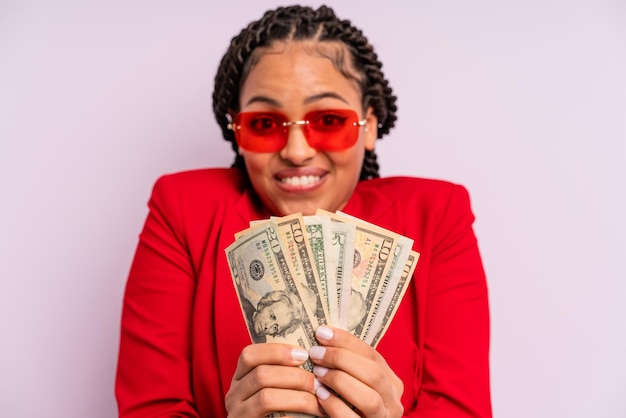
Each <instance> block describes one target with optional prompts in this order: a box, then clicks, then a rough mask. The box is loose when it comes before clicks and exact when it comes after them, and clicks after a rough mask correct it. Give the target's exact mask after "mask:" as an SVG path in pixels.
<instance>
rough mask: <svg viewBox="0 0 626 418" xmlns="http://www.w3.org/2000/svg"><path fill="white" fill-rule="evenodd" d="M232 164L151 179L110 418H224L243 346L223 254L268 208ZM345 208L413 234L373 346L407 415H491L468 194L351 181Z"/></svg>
mask: <svg viewBox="0 0 626 418" xmlns="http://www.w3.org/2000/svg"><path fill="white" fill-rule="evenodd" d="M251 190H252V188H251V186H250V185H249V184H248V182H247V180H246V177H245V175H244V174H243V173H242V172H241V171H239V170H236V169H207V170H198V171H190V172H184V173H179V174H174V175H168V176H165V177H162V178H161V179H159V180H158V181H157V183H156V185H155V187H154V191H153V194H152V198H151V199H150V203H149V208H150V212H149V214H148V218H147V220H146V223H145V226H144V230H143V232H142V233H141V235H140V239H139V245H138V248H137V252H136V254H135V259H134V261H133V264H132V267H131V270H130V274H129V278H128V283H127V286H126V293H125V297H124V307H123V314H122V329H121V341H120V352H119V363H118V370H117V380H116V388H115V389H116V396H117V401H118V406H119V412H120V416H121V417H156V416H159V417H180V416H190V417H226V416H227V413H226V409H225V407H224V396H225V394H226V392H227V391H228V388H229V387H230V382H231V379H232V376H233V374H234V372H235V368H236V365H237V359H238V357H239V354H240V352H241V350H242V348H243V347H244V346H246V345H248V344H250V337H249V336H248V333H247V330H246V325H245V322H244V318H243V315H242V313H241V309H240V307H239V303H238V301H237V296H236V293H235V289H234V286H233V283H232V279H231V277H230V272H229V269H228V265H227V260H226V256H225V254H224V249H225V248H226V247H227V246H228V245H229V244H231V243H232V242H233V241H234V238H233V235H234V233H235V232H238V231H240V230H242V229H244V228H247V227H248V224H249V221H250V220H253V219H263V218H267V217H269V216H270V215H271V214H270V213H267V212H266V210H265V209H264V208H263V206H262V205H261V204H260V202H259V201H258V199H257V197H256V196H255V195H254V193H253V192H251ZM344 211H345V212H347V213H349V214H351V215H354V216H357V217H359V218H362V219H364V220H367V221H369V222H373V223H375V224H378V225H380V226H382V227H384V228H388V229H390V230H392V231H395V232H397V233H400V234H402V235H406V236H408V237H410V238H412V239H413V240H414V245H413V249H414V250H416V251H418V252H419V253H420V254H421V255H420V259H419V262H418V265H417V268H416V270H415V274H414V276H413V280H412V283H411V285H410V287H409V290H408V291H407V293H406V295H405V297H404V299H403V301H402V303H401V305H400V308H399V309H398V312H397V314H396V316H395V318H394V319H393V321H392V324H391V325H390V327H389V329H388V331H387V333H386V335H385V336H384V337H383V338H382V340H381V341H380V343H379V345H378V348H377V350H378V351H379V352H380V353H381V354H382V355H383V356H384V357H385V359H386V360H387V362H388V363H389V365H390V367H391V368H392V369H393V370H394V372H395V373H396V374H397V375H398V376H399V377H400V378H401V379H402V381H403V382H404V394H403V396H402V403H403V405H404V408H405V416H407V417H429V418H435V417H446V418H452V417H491V401H490V390H489V360H488V356H489V312H488V303H487V286H486V281H485V275H484V271H483V267H482V264H481V260H480V255H479V251H478V247H477V243H476V238H475V236H474V233H473V230H472V223H473V220H474V217H473V215H472V213H471V209H470V204H469V196H468V194H467V191H466V190H465V189H464V188H463V187H461V186H458V185H454V184H451V183H446V182H442V181H435V180H425V179H417V178H408V177H396V178H385V179H375V180H368V181H362V182H360V183H359V184H358V186H357V188H356V190H355V192H354V194H353V196H352V198H351V199H350V201H349V202H348V204H347V206H346V207H345V209H344Z"/></svg>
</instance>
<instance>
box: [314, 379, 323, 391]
mask: <svg viewBox="0 0 626 418" xmlns="http://www.w3.org/2000/svg"><path fill="white" fill-rule="evenodd" d="M322 386H323V385H322V384H321V383H320V381H319V380H317V379H313V390H314V391H315V392H317V390H318V389H319V388H321V387H322Z"/></svg>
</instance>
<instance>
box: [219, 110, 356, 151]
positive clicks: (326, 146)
mask: <svg viewBox="0 0 626 418" xmlns="http://www.w3.org/2000/svg"><path fill="white" fill-rule="evenodd" d="M256 114H258V115H264V114H265V115H268V116H272V117H274V118H275V119H276V120H277V121H278V122H279V123H280V125H279V126H277V127H275V128H273V129H274V130H278V129H281V130H282V131H281V132H277V133H276V132H275V133H274V135H276V134H280V135H281V137H280V139H281V141H280V142H277V141H274V142H275V143H270V142H269V141H268V142H266V143H265V144H263V141H258V142H257V144H258V145H261V146H256V147H254V146H253V147H250V146H249V145H250V143H252V142H251V141H245V140H243V139H242V138H241V133H240V130H241V126H242V125H241V124H239V123H238V121H239V120H240V119H241V118H242V117H246V116H251V115H256ZM325 114H329V115H333V114H335V115H341V116H343V117H345V118H346V119H348V120H352V122H351V123H352V126H351V127H354V128H359V127H361V126H365V122H366V119H361V120H359V117H358V114H357V113H356V111H354V110H352V109H319V110H313V111H310V112H307V113H306V114H305V115H304V119H301V120H295V121H290V120H288V119H287V117H286V116H285V114H284V113H282V112H271V111H268V112H263V111H259V112H239V113H237V114H236V115H235V117H234V118H233V120H232V122H229V123H228V125H227V128H228V129H230V130H232V131H233V132H234V134H235V140H236V141H237V145H238V146H239V148H242V149H245V150H248V151H251V152H277V151H280V150H281V149H283V148H284V147H285V146H286V145H287V142H288V141H289V128H290V127H291V126H294V125H300V126H302V128H303V134H304V137H305V138H306V140H307V142H308V144H309V146H311V147H313V148H315V149H316V150H318V151H342V150H344V149H348V148H350V147H352V146H353V145H354V144H355V143H356V142H357V140H358V132H356V133H355V134H354V138H350V140H349V141H343V142H342V143H341V145H339V146H338V145H333V141H332V139H333V134H334V133H330V134H328V133H327V134H326V135H327V138H328V139H327V140H325V141H313V140H312V139H311V138H310V135H312V134H314V135H322V136H323V135H324V133H320V132H319V131H317V130H315V128H312V126H313V125H312V124H311V122H310V121H311V119H315V118H314V117H315V116H319V115H322V116H324V115H325ZM228 116H229V117H230V115H228ZM307 127H308V129H307ZM351 127H348V128H351ZM310 130H312V131H313V132H311V131H310ZM340 130H341V131H342V132H343V133H344V134H345V130H346V127H342V128H340ZM342 132H338V134H341V133H342ZM335 139H336V136H335ZM312 142H313V143H312ZM276 144H280V146H278V145H276ZM263 145H264V146H263Z"/></svg>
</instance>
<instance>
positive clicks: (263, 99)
mask: <svg viewBox="0 0 626 418" xmlns="http://www.w3.org/2000/svg"><path fill="white" fill-rule="evenodd" d="M252 103H266V104H268V105H270V106H273V107H281V104H280V102H279V101H278V100H275V99H272V98H271V97H267V96H252V97H251V98H250V99H249V100H248V101H247V102H246V104H245V105H246V106H248V105H251V104H252Z"/></svg>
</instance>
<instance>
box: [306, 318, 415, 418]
mask: <svg viewBox="0 0 626 418" xmlns="http://www.w3.org/2000/svg"><path fill="white" fill-rule="evenodd" d="M316 337H317V340H318V341H319V342H320V344H321V346H315V347H312V348H311V349H310V350H309V356H310V358H311V360H312V361H313V362H314V363H315V364H316V366H315V367H314V369H313V373H314V374H315V376H316V377H317V379H318V380H319V381H320V382H321V383H322V384H323V385H324V386H327V387H329V388H331V389H333V390H334V391H335V392H336V393H337V394H338V395H339V396H340V397H341V398H343V399H345V401H347V402H349V403H350V405H352V406H353V408H351V407H350V406H349V405H347V404H346V403H345V402H344V401H342V400H341V399H340V398H339V397H338V396H336V395H334V394H333V393H332V392H331V391H329V390H327V389H326V388H325V387H320V388H318V389H317V391H316V394H317V397H318V399H319V403H320V405H321V406H322V408H324V410H325V411H326V414H328V415H329V416H331V417H357V416H362V417H368V418H391V417H393V418H396V417H401V416H402V413H403V412H404V408H403V406H402V403H401V401H400V398H401V396H402V392H403V391H404V385H403V383H402V380H400V378H399V377H398V376H396V374H395V373H394V372H393V371H392V370H391V368H390V367H389V366H388V365H387V362H386V361H385V359H384V358H383V357H382V356H381V355H380V354H379V353H378V352H377V351H376V350H374V349H373V348H372V347H371V346H369V345H368V344H367V343H365V342H363V341H361V340H359V339H358V338H357V337H355V336H354V335H352V334H350V333H349V332H348V331H344V330H342V329H339V328H333V327H329V326H321V327H319V328H318V329H317V332H316Z"/></svg>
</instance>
